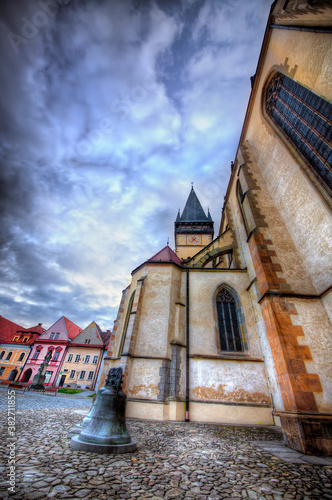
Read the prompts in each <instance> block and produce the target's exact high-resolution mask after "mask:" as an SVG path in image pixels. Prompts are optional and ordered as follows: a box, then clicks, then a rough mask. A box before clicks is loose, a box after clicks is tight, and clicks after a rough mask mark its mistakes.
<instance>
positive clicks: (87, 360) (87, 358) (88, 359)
mask: <svg viewBox="0 0 332 500" xmlns="http://www.w3.org/2000/svg"><path fill="white" fill-rule="evenodd" d="M89 361H90V356H89V355H88V354H87V355H86V356H85V360H84V363H89Z"/></svg>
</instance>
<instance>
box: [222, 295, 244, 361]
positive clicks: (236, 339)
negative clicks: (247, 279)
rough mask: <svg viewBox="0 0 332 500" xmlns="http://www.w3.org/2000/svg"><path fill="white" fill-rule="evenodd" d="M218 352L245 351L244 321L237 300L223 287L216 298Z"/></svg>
mask: <svg viewBox="0 0 332 500" xmlns="http://www.w3.org/2000/svg"><path fill="white" fill-rule="evenodd" d="M216 308H217V317H218V329H219V342H220V350H221V351H226V352H243V351H245V350H246V346H245V341H244V336H243V335H242V333H243V328H244V320H243V316H242V312H241V308H240V305H239V303H238V300H237V299H236V297H235V295H234V294H233V293H232V291H231V290H230V289H229V288H228V287H226V286H223V287H222V288H221V289H220V290H219V292H218V294H217V296H216Z"/></svg>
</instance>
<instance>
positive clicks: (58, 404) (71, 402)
mask: <svg viewBox="0 0 332 500" xmlns="http://www.w3.org/2000/svg"><path fill="white" fill-rule="evenodd" d="M80 394H82V393H80ZM80 394H75V395H73V394H66V395H65V394H63V395H60V394H57V395H56V396H54V394H41V393H40V392H25V393H23V392H20V391H18V390H16V391H15V401H16V409H17V410H41V409H46V408H54V409H55V408H90V406H91V401H92V398H88V397H87V395H84V396H80ZM90 394H91V393H90ZM7 396H8V390H7V388H6V390H3V389H2V390H1V391H0V410H5V409H7V406H8V402H7Z"/></svg>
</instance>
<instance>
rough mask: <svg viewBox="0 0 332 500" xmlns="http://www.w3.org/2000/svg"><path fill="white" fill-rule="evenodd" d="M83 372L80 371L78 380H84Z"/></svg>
mask: <svg viewBox="0 0 332 500" xmlns="http://www.w3.org/2000/svg"><path fill="white" fill-rule="evenodd" d="M85 373H86V372H85V370H82V371H81V373H80V376H79V379H80V380H83V379H84V378H85Z"/></svg>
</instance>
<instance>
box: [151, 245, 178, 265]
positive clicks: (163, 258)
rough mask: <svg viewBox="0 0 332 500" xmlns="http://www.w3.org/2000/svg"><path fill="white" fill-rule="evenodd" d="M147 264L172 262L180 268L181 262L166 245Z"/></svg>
mask: <svg viewBox="0 0 332 500" xmlns="http://www.w3.org/2000/svg"><path fill="white" fill-rule="evenodd" d="M148 262H174V263H175V264H178V265H180V266H182V262H181V260H180V259H179V257H178V256H177V255H176V253H175V252H173V250H172V249H171V248H170V247H169V246H168V245H167V246H165V248H163V249H162V250H160V252H158V253H156V255H154V256H153V257H151V259H149V260H148Z"/></svg>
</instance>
